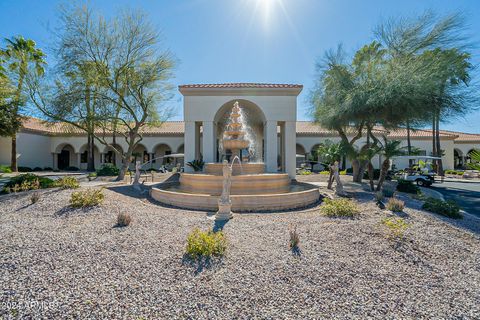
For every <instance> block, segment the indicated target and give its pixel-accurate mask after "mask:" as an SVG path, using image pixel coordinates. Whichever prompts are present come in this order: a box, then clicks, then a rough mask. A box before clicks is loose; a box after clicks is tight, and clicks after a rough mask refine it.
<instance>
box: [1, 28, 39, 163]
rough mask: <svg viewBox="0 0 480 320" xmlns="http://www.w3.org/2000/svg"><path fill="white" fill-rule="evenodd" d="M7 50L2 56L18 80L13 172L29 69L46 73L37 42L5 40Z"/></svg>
mask: <svg viewBox="0 0 480 320" xmlns="http://www.w3.org/2000/svg"><path fill="white" fill-rule="evenodd" d="M5 41H6V42H7V48H6V49H4V50H2V54H3V55H4V56H5V57H6V58H7V63H8V68H9V71H10V73H11V82H12V83H14V81H12V79H15V80H16V91H15V99H14V101H15V103H14V105H13V108H12V119H14V120H15V122H16V123H17V124H16V125H14V126H13V128H12V131H11V138H12V157H11V168H12V171H13V172H16V171H17V169H18V168H17V132H18V130H19V129H20V126H21V121H19V120H20V118H21V115H20V113H19V111H20V106H21V105H22V101H23V99H22V93H23V90H24V82H25V78H26V76H27V75H28V72H29V68H30V66H31V65H32V64H33V69H34V72H35V73H36V74H38V75H42V74H43V73H44V65H45V64H46V61H45V54H44V53H43V51H42V50H40V49H38V48H36V44H35V41H33V40H30V39H24V38H23V37H22V36H18V37H13V38H12V39H5Z"/></svg>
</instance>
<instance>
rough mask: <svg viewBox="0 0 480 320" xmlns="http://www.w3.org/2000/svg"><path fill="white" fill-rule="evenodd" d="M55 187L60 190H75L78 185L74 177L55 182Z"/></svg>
mask: <svg viewBox="0 0 480 320" xmlns="http://www.w3.org/2000/svg"><path fill="white" fill-rule="evenodd" d="M55 186H56V187H60V188H62V189H77V188H78V187H80V184H79V183H78V180H77V179H75V178H74V177H63V178H60V179H58V180H57V181H55Z"/></svg>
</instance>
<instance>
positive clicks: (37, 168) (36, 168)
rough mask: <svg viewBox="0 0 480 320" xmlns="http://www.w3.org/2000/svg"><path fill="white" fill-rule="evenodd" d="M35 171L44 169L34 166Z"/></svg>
mask: <svg viewBox="0 0 480 320" xmlns="http://www.w3.org/2000/svg"><path fill="white" fill-rule="evenodd" d="M33 171H35V172H37V171H43V169H42V168H40V167H35V168H33Z"/></svg>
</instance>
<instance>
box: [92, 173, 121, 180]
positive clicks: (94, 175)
mask: <svg viewBox="0 0 480 320" xmlns="http://www.w3.org/2000/svg"><path fill="white" fill-rule="evenodd" d="M127 174H128V172H127ZM96 178H97V173H96V172H90V173H89V174H88V175H87V179H88V181H92V180H95V179H96Z"/></svg>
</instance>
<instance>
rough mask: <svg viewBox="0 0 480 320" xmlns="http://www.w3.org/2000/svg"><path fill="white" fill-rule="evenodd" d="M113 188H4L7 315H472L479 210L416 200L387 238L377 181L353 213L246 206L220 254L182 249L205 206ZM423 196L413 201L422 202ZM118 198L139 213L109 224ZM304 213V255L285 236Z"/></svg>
mask: <svg viewBox="0 0 480 320" xmlns="http://www.w3.org/2000/svg"><path fill="white" fill-rule="evenodd" d="M124 188H126V187H114V189H115V190H116V191H112V190H108V189H107V190H105V195H106V199H105V202H104V204H102V205H101V206H99V207H97V208H94V209H91V210H86V211H83V210H80V209H79V210H71V209H69V208H68V202H69V199H70V194H71V192H72V191H71V190H56V189H55V190H42V191H40V192H41V198H40V200H39V202H38V203H35V204H30V194H31V192H27V193H23V194H17V195H6V196H0V302H1V304H0V318H2V317H3V318H5V319H10V318H13V319H15V318H34V319H60V318H70V319H73V318H78V319H217V318H218V319H233V318H235V319H251V318H259V319H325V318H338V319H351V318H355V319H366V318H375V319H420V318H425V319H427V318H428V319H449V318H451V319H478V318H480V237H479V235H480V233H479V230H480V228H479V226H480V223H479V221H478V220H475V219H473V218H472V219H470V218H469V219H467V220H465V221H463V222H455V223H452V220H450V219H444V218H439V217H437V216H435V215H433V214H429V213H425V212H423V211H419V210H417V209H418V208H419V205H420V203H419V202H416V201H413V200H409V201H410V202H409V203H408V205H409V208H407V209H406V210H405V214H404V215H405V216H406V219H407V220H408V221H409V223H411V227H410V229H408V231H407V232H406V234H405V237H406V239H405V240H404V241H402V242H398V243H397V242H394V241H393V240H387V239H386V227H385V226H383V225H382V224H381V220H382V219H383V218H385V217H386V216H388V215H389V214H390V213H388V212H386V211H384V212H382V211H380V210H379V209H377V207H376V206H375V205H374V203H373V201H367V200H368V199H370V198H368V197H371V199H373V196H371V195H365V194H364V195H359V199H360V201H361V202H362V204H361V206H362V213H361V214H360V216H359V217H358V218H356V219H339V218H326V217H323V216H321V215H320V214H319V208H318V207H315V208H309V209H306V210H303V211H296V212H286V213H274V214H241V215H236V216H235V217H234V219H233V220H231V221H229V222H228V223H227V224H226V225H225V226H224V232H225V234H226V237H227V239H228V243H229V246H228V249H227V253H226V256H225V257H224V258H223V259H220V260H216V261H215V262H214V263H212V264H210V265H207V266H203V265H192V264H191V263H188V262H187V261H186V260H185V259H184V258H183V254H184V248H185V240H186V238H187V234H188V233H189V232H190V231H191V230H192V229H193V228H194V227H200V228H201V229H205V230H207V229H210V228H212V227H213V224H214V222H213V221H212V220H211V219H208V218H207V214H206V213H205V212H201V211H196V212H195V211H187V210H181V209H175V208H167V207H164V206H161V205H158V204H155V203H153V202H151V201H150V200H148V199H145V198H143V199H139V198H135V197H131V196H129V195H125V194H122V193H120V192H117V191H119V190H120V191H121V190H123V189H124ZM415 208H417V209H415ZM119 212H125V213H128V214H130V215H131V217H132V223H131V225H130V226H128V227H125V228H115V227H114V225H115V223H116V217H117V214H118V213H119ZM290 225H296V226H297V231H298V232H299V234H300V249H301V254H300V256H295V255H293V254H292V253H291V252H290V251H289V249H288V230H289V226H290Z"/></svg>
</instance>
